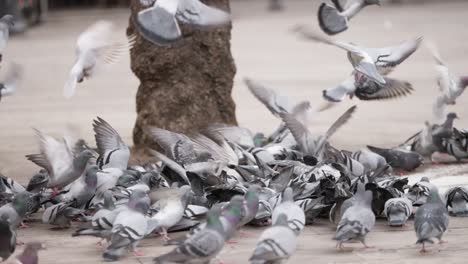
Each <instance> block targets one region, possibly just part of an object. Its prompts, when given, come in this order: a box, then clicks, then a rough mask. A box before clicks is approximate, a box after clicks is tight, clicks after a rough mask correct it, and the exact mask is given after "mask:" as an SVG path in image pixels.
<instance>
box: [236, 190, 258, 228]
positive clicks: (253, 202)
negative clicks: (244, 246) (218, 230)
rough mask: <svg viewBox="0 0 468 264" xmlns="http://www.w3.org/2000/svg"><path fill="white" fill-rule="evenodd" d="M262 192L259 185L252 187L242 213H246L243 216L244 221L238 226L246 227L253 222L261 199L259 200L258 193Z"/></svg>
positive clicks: (246, 196)
mask: <svg viewBox="0 0 468 264" xmlns="http://www.w3.org/2000/svg"><path fill="white" fill-rule="evenodd" d="M259 190H260V186H258V185H255V184H254V185H251V186H250V187H249V189H248V190H247V193H246V194H245V203H244V206H243V209H242V211H243V212H244V213H243V215H242V219H241V221H240V222H239V224H238V226H239V227H241V226H244V225H246V224H248V223H250V221H252V220H253V219H254V218H255V216H256V215H257V212H258V207H259V199H258V194H257V193H258V192H259Z"/></svg>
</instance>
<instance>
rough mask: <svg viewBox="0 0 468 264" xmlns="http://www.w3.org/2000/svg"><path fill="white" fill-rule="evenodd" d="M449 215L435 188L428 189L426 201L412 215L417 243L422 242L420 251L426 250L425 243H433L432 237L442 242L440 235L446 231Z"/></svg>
mask: <svg viewBox="0 0 468 264" xmlns="http://www.w3.org/2000/svg"><path fill="white" fill-rule="evenodd" d="M448 225H449V215H448V211H447V208H445V205H444V202H443V201H442V199H440V195H439V192H438V190H437V188H433V189H431V190H430V193H429V198H428V199H427V202H426V203H425V204H424V205H422V206H421V207H419V209H418V210H417V211H416V214H415V216H414V230H415V231H416V237H417V238H418V240H417V241H416V243H417V244H422V249H421V253H425V252H426V247H425V244H426V243H434V242H433V241H432V238H437V239H438V240H439V242H441V243H442V242H443V240H442V236H443V235H444V232H445V231H447V228H448Z"/></svg>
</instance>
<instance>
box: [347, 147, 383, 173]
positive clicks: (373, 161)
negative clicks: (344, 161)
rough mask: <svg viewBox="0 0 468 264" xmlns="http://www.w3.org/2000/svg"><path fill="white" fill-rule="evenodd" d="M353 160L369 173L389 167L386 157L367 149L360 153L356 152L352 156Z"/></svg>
mask: <svg viewBox="0 0 468 264" xmlns="http://www.w3.org/2000/svg"><path fill="white" fill-rule="evenodd" d="M351 158H353V159H355V160H356V161H358V162H359V163H361V164H362V165H364V167H365V168H366V170H368V171H374V170H376V169H378V168H380V167H383V166H385V165H387V161H386V160H385V158H384V157H382V156H380V155H379V154H377V153H375V152H372V151H369V150H367V149H361V150H359V151H356V152H354V153H353V154H352V155H351Z"/></svg>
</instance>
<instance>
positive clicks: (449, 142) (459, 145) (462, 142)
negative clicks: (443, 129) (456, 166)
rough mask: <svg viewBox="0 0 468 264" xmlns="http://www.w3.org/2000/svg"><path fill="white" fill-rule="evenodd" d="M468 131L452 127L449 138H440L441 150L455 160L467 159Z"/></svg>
mask: <svg viewBox="0 0 468 264" xmlns="http://www.w3.org/2000/svg"><path fill="white" fill-rule="evenodd" d="M467 142H468V133H466V132H460V131H458V130H457V129H455V128H454V134H453V136H452V137H449V138H442V147H443V150H442V152H444V153H447V154H449V155H450V156H452V157H454V158H455V159H456V160H457V161H461V160H462V159H468V144H467Z"/></svg>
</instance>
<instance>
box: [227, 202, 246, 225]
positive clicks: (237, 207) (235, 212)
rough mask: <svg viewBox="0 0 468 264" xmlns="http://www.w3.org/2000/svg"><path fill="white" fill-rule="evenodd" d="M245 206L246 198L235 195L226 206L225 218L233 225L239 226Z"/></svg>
mask: <svg viewBox="0 0 468 264" xmlns="http://www.w3.org/2000/svg"><path fill="white" fill-rule="evenodd" d="M243 204H244V197H242V196H240V195H235V196H233V197H232V198H231V201H229V204H228V205H227V206H226V210H225V211H224V213H223V216H225V217H226V219H227V220H228V221H229V223H231V224H232V225H237V223H239V221H240V220H241V214H242V205H243Z"/></svg>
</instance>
